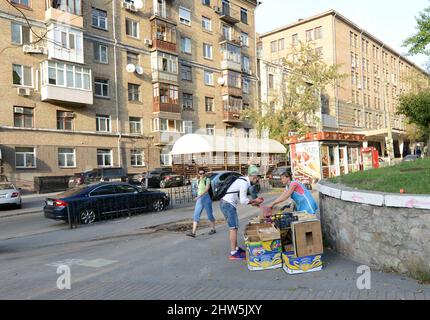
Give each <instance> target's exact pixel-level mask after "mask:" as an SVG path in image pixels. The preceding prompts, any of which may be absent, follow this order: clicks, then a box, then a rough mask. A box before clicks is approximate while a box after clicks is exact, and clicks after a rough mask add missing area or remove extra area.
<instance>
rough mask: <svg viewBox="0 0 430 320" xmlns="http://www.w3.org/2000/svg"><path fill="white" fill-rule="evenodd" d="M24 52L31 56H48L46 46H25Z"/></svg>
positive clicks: (23, 47)
mask: <svg viewBox="0 0 430 320" xmlns="http://www.w3.org/2000/svg"><path fill="white" fill-rule="evenodd" d="M22 51H24V53H29V54H32V53H34V54H48V49H47V48H45V47H44V46H39V45H32V44H26V45H24V46H22Z"/></svg>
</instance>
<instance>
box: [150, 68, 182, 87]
mask: <svg viewBox="0 0 430 320" xmlns="http://www.w3.org/2000/svg"><path fill="white" fill-rule="evenodd" d="M152 82H154V83H155V82H165V83H169V84H176V85H177V84H178V75H177V74H174V73H170V72H164V71H161V70H153V71H152Z"/></svg>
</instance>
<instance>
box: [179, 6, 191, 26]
mask: <svg viewBox="0 0 430 320" xmlns="http://www.w3.org/2000/svg"><path fill="white" fill-rule="evenodd" d="M179 21H180V22H181V23H182V24H185V25H187V26H190V25H191V10H189V9H186V8H184V7H179Z"/></svg>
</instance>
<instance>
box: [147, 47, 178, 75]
mask: <svg viewBox="0 0 430 320" xmlns="http://www.w3.org/2000/svg"><path fill="white" fill-rule="evenodd" d="M154 54H155V55H154ZM152 68H153V70H160V71H164V72H168V73H173V74H175V75H176V74H178V57H177V56H174V55H171V54H168V53H164V52H158V53H156V52H154V53H153V58H152Z"/></svg>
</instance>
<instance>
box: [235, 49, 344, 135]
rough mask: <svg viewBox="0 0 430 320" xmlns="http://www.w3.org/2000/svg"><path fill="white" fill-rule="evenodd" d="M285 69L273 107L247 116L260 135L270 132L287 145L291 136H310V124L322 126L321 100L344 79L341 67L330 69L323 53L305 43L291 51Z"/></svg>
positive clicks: (251, 111)
mask: <svg viewBox="0 0 430 320" xmlns="http://www.w3.org/2000/svg"><path fill="white" fill-rule="evenodd" d="M282 67H283V69H284V71H283V72H282V73H283V75H282V77H283V79H282V81H281V83H280V84H279V87H277V88H276V94H273V95H271V101H272V102H273V104H270V103H262V105H261V108H260V109H259V108H250V109H247V110H244V112H243V116H244V117H245V118H246V119H248V120H250V121H251V122H252V123H253V124H254V125H255V127H256V129H257V130H258V131H259V132H262V130H263V129H266V130H268V131H269V136H270V138H272V139H275V140H278V141H280V142H281V143H284V141H285V139H286V138H288V134H289V133H290V132H296V133H298V134H302V133H306V132H308V131H309V130H310V128H309V126H310V124H313V125H317V124H318V122H320V118H319V117H318V115H317V114H316V112H317V111H318V110H319V108H320V107H321V96H323V95H324V92H325V90H326V88H327V87H329V86H332V87H334V85H335V83H337V80H339V79H340V78H342V77H343V76H341V75H339V74H338V66H336V65H335V66H328V65H327V64H325V63H324V62H323V60H322V57H321V54H320V53H319V52H317V51H316V50H315V49H314V48H313V47H311V46H310V45H306V44H303V43H300V45H299V46H297V47H293V48H292V49H291V50H290V53H289V54H288V55H287V56H286V57H285V58H284V59H283V62H282ZM275 106H277V107H275Z"/></svg>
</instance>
